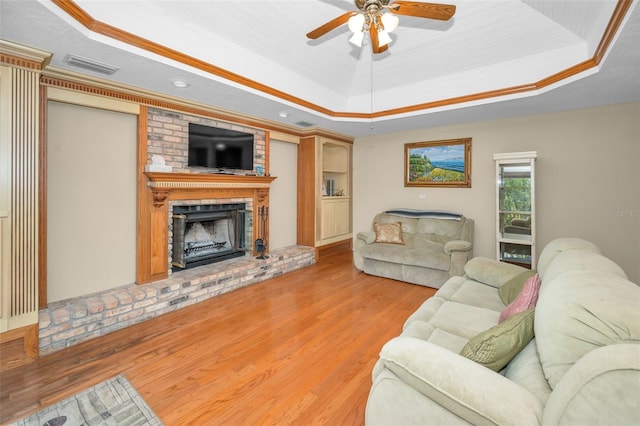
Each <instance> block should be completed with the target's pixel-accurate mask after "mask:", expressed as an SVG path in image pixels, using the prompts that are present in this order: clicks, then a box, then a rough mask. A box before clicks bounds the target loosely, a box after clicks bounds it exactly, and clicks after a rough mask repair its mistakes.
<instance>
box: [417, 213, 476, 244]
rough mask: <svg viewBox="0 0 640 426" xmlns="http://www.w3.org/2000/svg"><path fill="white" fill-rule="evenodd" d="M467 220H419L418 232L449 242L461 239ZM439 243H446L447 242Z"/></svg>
mask: <svg viewBox="0 0 640 426" xmlns="http://www.w3.org/2000/svg"><path fill="white" fill-rule="evenodd" d="M465 220H466V219H465V218H464V217H462V218H461V219H460V220H451V219H435V218H420V219H418V223H417V230H416V232H418V233H420V234H432V235H433V236H434V238H437V237H446V238H444V239H447V241H449V240H454V239H458V238H460V234H461V233H462V226H463V225H464V222H465ZM444 239H442V240H444ZM438 242H442V243H445V242H446V241H438Z"/></svg>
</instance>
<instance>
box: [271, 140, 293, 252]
mask: <svg viewBox="0 0 640 426" xmlns="http://www.w3.org/2000/svg"><path fill="white" fill-rule="evenodd" d="M269 145H270V146H269V153H270V157H269V165H270V168H271V170H270V171H271V175H272V176H276V178H277V179H276V180H274V181H273V183H272V184H271V190H270V191H269V241H268V244H269V249H270V250H273V249H276V248H282V247H288V246H292V245H295V244H296V222H297V219H296V214H297V196H296V194H297V190H298V186H297V179H298V170H297V167H298V145H297V144H295V143H290V142H281V141H278V140H274V139H271V141H270V143H269Z"/></svg>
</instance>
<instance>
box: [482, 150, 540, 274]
mask: <svg viewBox="0 0 640 426" xmlns="http://www.w3.org/2000/svg"><path fill="white" fill-rule="evenodd" d="M536 157H537V154H536V152H533V151H532V152H515V153H506V154H495V155H494V156H493V159H494V160H495V162H496V185H497V187H496V232H497V236H496V252H497V258H498V260H501V261H503V262H509V263H514V264H517V265H520V266H524V267H526V268H529V269H532V268H535V266H536V197H535V193H536V192H535V160H536Z"/></svg>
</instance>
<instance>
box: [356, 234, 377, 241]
mask: <svg viewBox="0 0 640 426" xmlns="http://www.w3.org/2000/svg"><path fill="white" fill-rule="evenodd" d="M356 238H357V239H359V240H362V241H364V242H365V243H367V244H372V243H373V242H374V241H375V240H376V233H375V232H373V231H362V232H358V233H357V234H356Z"/></svg>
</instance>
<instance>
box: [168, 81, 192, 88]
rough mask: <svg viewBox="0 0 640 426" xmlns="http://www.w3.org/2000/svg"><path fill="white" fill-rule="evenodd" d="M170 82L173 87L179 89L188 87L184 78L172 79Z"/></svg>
mask: <svg viewBox="0 0 640 426" xmlns="http://www.w3.org/2000/svg"><path fill="white" fill-rule="evenodd" d="M172 83H173V85H174V86H175V87H178V88H180V89H184V88H185V87H189V83H187V82H186V81H184V80H173V81H172Z"/></svg>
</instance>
